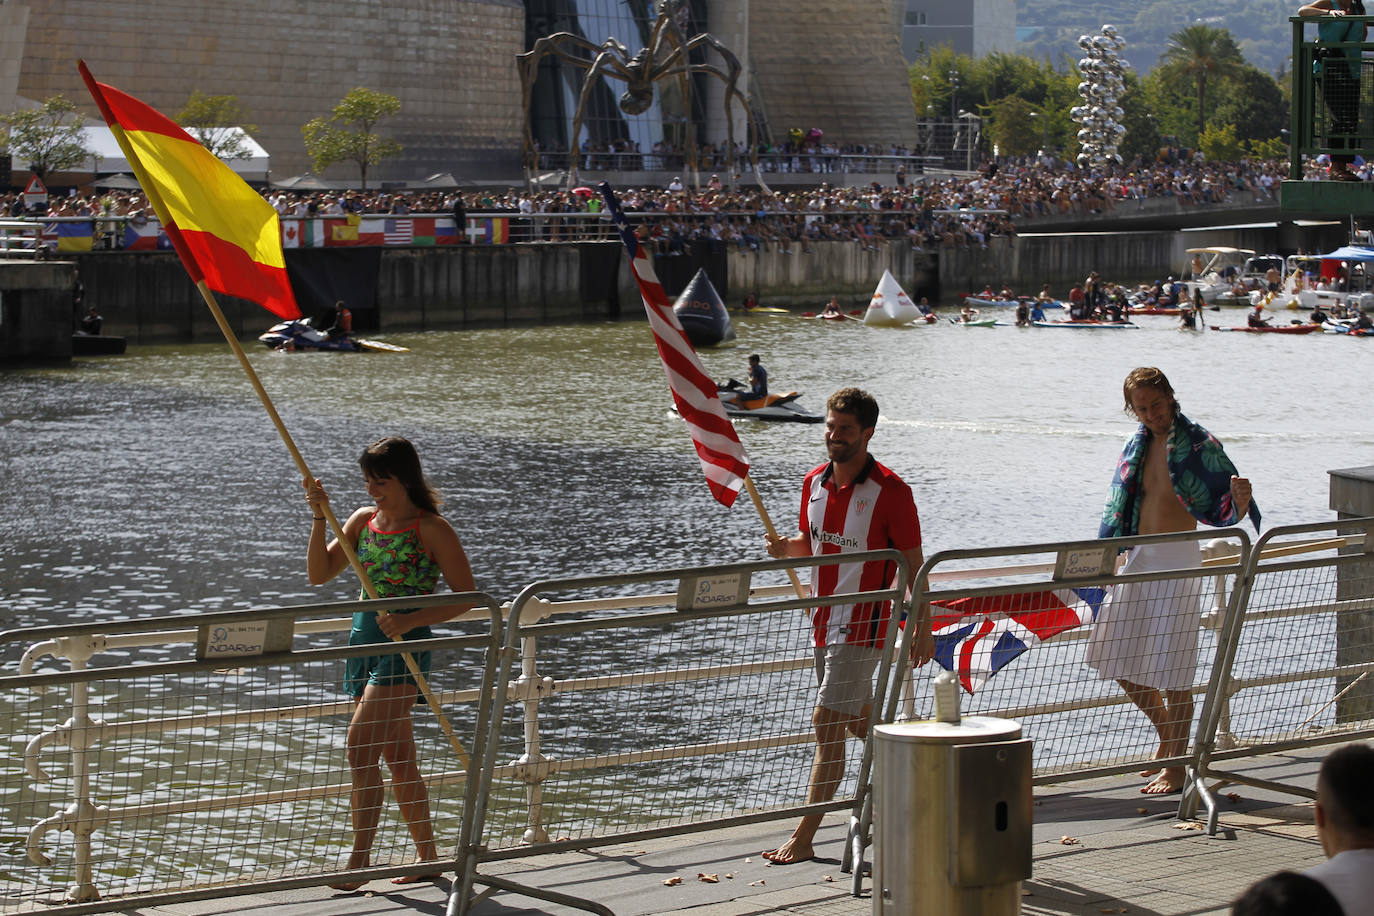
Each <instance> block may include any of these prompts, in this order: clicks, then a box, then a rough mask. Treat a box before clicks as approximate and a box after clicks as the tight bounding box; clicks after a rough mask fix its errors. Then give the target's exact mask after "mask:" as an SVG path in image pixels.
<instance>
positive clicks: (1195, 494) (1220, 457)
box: [1097, 414, 1260, 538]
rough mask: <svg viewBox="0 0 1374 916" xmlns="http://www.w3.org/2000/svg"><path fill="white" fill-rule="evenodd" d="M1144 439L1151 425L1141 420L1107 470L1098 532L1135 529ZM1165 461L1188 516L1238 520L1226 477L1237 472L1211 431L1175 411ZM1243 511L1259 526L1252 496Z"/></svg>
mask: <svg viewBox="0 0 1374 916" xmlns="http://www.w3.org/2000/svg"><path fill="white" fill-rule="evenodd" d="M1149 441H1150V431H1149V430H1148V429H1146V428H1145V424H1144V423H1142V424H1140V428H1139V429H1137V430H1136V433H1135V435H1134V436H1132V437H1131V440H1130V441H1129V442H1127V443H1126V447H1125V448H1124V449H1122V451H1121V458H1120V459H1119V460H1118V461H1117V463H1116V473H1115V474H1113V475H1112V489H1111V492H1110V493H1108V494H1107V506H1106V508H1105V509H1103V510H1102V526H1101V527H1100V528H1099V529H1098V532H1097V536H1098V537H1100V538H1116V537H1130V536H1131V535H1134V534H1137V533H1139V530H1140V503H1139V501H1138V500H1137V497H1138V496H1139V495H1140V463H1141V461H1143V460H1144V458H1145V448H1146V445H1147V444H1148V443H1149ZM1168 461H1169V479H1170V480H1171V481H1173V485H1174V493H1176V494H1177V495H1178V500H1179V502H1181V503H1183V508H1185V509H1187V510H1188V513H1189V514H1190V515H1192V516H1193V518H1195V519H1197V520H1198V521H1200V522H1202V523H1203V524H1204V525H1211V526H1212V527H1214V528H1224V527H1226V526H1228V525H1234V524H1236V522H1238V521H1240V519H1239V518H1238V517H1237V515H1236V507H1235V505H1234V504H1233V503H1232V501H1231V477H1232V476H1233V475H1235V474H1236V466H1235V465H1234V464H1232V463H1231V459H1230V458H1228V457H1226V451H1225V449H1223V448H1222V447H1221V442H1220V441H1218V440H1217V437H1216V436H1213V435H1212V434H1211V433H1209V432H1207V430H1205V429H1203V428H1202V427H1201V426H1199V425H1197V424H1196V423H1194V422H1193V421H1192V420H1189V419H1188V418H1187V417H1185V416H1184V415H1183V414H1179V415H1178V416H1176V417H1175V418H1174V428H1173V429H1172V430H1171V431H1170V433H1169V447H1168ZM1248 514H1249V516H1250V521H1251V522H1253V523H1254V525H1255V530H1256V531H1258V530H1259V526H1260V510H1259V506H1258V505H1256V503H1255V501H1254V500H1253V499H1252V500H1251V501H1250V511H1249V513H1248Z"/></svg>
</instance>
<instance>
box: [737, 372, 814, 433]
mask: <svg viewBox="0 0 1374 916" xmlns="http://www.w3.org/2000/svg"><path fill="white" fill-rule="evenodd" d="M748 393H749V389H748V388H746V387H745V386H744V385H743V384H741V383H740V382H739V381H738V380H736V379H730V380H729V381H728V382H726V383H725V384H724V385H718V386H717V387H716V395H717V397H719V398H720V403H721V405H722V406H724V408H725V413H726V415H727V416H731V417H747V418H749V419H752V420H781V421H785V422H792V423H819V422H821V421H822V420H824V419H825V417H822V416H821V415H820V414H814V413H812V412H811V411H809V410H807V409H806V408H805V407H802V406H801V405H800V404H798V403H797V398H798V397H800V392H796V391H789V392H787V394H773V393H771V392H770V393H769V394H768V396H767V397H764V398H746V397H745V395H746V394H748Z"/></svg>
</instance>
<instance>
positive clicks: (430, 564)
mask: <svg viewBox="0 0 1374 916" xmlns="http://www.w3.org/2000/svg"><path fill="white" fill-rule="evenodd" d="M376 517H377V516H376V514H375V513H374V514H373V516H372V518H369V519H368V520H367V527H365V528H364V529H363V530H362V533H360V534H359V535H358V559H359V560H361V561H362V564H363V569H364V570H366V571H367V577H368V578H369V579H371V580H372V585H373V587H374V588H376V589H377V596H378V597H379V598H395V597H399V596H401V595H430V594H433V593H434V589H435V587H436V586H437V585H438V584H439V564H438V563H436V562H435V560H434V557H432V556H430V555H429V553H428V552H427V551H426V550H425V548H424V545H423V544H422V543H420V520H419V519H418V518H417V519H416V520H415V523H414V524H413V525H411V526H410V527H409V528H404V529H402V530H400V531H381V530H378V529H377V528H375V527H373V523H374V520H375V519H376ZM359 597H360V598H366V597H367V593H366V592H363V593H362V594H360V595H359ZM391 613H393V614H408V613H410V612H409V611H392V612H391ZM433 635H434V634H433V632H431V631H430V628H429V627H416V628H415V629H413V630H410V631H409V632H407V633H406V634H405V639H430V638H432V637H433ZM379 642H391V640H390V638H388V637H387V635H386V634H385V633H383V632H382V629H381V627H379V626H377V612H376V611H356V612H355V613H354V614H353V629H352V631H351V632H350V633H349V634H348V644H349V645H350V646H358V645H366V644H369V643H379ZM414 656H415V663H416V664H417V665H418V666H419V668H420V671H421V672H422V673H423V674H425V675H426V676H428V675H429V665H430V657H429V653H428V652H416V653H414ZM414 683H415V679H414V678H412V677H411V676H410V672H409V671H407V670H406V663H405V659H404V658H402V657H401V656H400V655H367V656H363V657H362V658H350V659H348V665H347V673H346V674H345V677H344V690H345V691H346V692H347V693H348V695H349V696H353V697H358V696H362V693H363V688H364V687H366V686H367V685H368V684H382V685H385V684H414ZM417 697H418V693H417Z"/></svg>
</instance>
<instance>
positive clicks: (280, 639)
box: [196, 618, 295, 661]
mask: <svg viewBox="0 0 1374 916" xmlns="http://www.w3.org/2000/svg"><path fill="white" fill-rule="evenodd" d="M294 630H295V627H294V625H293V624H292V622H291V620H290V618H282V619H279V620H253V621H247V622H244V623H219V624H205V625H203V626H201V627H200V633H199V635H198V638H197V639H196V658H197V659H199V660H200V661H205V660H206V659H211V658H242V657H243V656H248V655H262V654H263V653H265V652H286V651H289V650H290V648H291V637H292V635H293V633H294Z"/></svg>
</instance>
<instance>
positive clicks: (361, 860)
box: [329, 850, 372, 891]
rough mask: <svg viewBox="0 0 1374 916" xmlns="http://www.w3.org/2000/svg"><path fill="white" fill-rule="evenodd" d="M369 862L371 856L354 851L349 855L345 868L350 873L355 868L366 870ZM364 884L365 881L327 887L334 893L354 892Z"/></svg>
mask: <svg viewBox="0 0 1374 916" xmlns="http://www.w3.org/2000/svg"><path fill="white" fill-rule="evenodd" d="M371 862H372V856H371V854H369V853H366V852H358V851H356V850H355V851H354V852H352V853H350V854H349V856H348V865H347V866H346V867H347V868H348V870H349V871H352V870H353V869H355V868H367V866H368V865H370V864H371ZM366 883H367V882H366V881H339V882H336V883H333V884H330V885H329V886H330V887H332V888H333V889H334V890H336V891H356V890H357V889H358V888H360V887H362V886H363V885H364V884H366Z"/></svg>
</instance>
